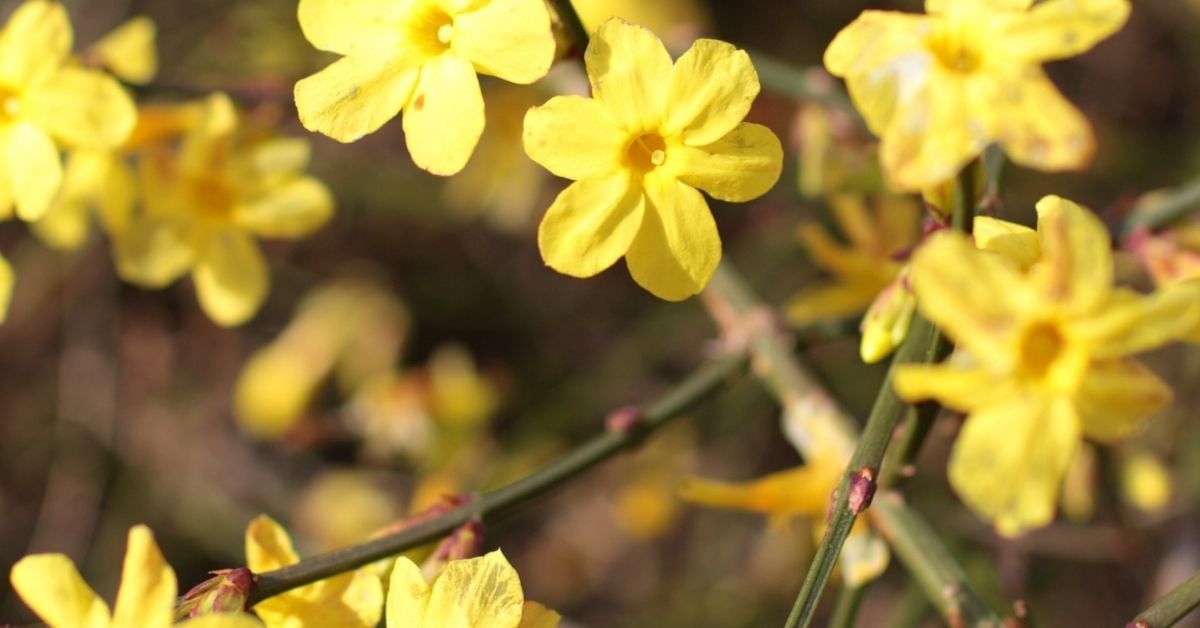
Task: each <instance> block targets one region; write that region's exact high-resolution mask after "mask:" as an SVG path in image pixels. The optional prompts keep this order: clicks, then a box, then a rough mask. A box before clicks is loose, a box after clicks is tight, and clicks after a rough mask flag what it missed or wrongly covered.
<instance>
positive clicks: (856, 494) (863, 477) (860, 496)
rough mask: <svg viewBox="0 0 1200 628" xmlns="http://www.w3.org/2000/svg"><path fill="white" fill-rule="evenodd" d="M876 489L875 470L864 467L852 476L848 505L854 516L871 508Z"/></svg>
mask: <svg viewBox="0 0 1200 628" xmlns="http://www.w3.org/2000/svg"><path fill="white" fill-rule="evenodd" d="M875 488H876V484H875V470H874V469H872V468H870V467H863V468H861V469H859V470H858V471H855V472H854V475H852V476H850V495H849V497H848V499H847V500H846V505H847V507H849V508H850V512H851V513H852V514H854V515H857V514H859V513H861V512H862V511H864V510H866V509H867V508H869V507H870V506H871V500H872V499H874V498H875Z"/></svg>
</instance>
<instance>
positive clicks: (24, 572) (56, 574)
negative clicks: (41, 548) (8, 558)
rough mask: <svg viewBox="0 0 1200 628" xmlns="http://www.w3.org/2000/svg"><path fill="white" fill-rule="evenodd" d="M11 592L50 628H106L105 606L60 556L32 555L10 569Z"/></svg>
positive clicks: (106, 606) (77, 572) (107, 619)
mask: <svg viewBox="0 0 1200 628" xmlns="http://www.w3.org/2000/svg"><path fill="white" fill-rule="evenodd" d="M9 578H10V580H11V581H12V585H13V590H14V591H16V592H17V595H19V596H21V600H22V601H24V602H25V604H26V605H27V606H29V608H30V609H32V610H33V612H34V613H37V616H38V617H40V618H41V619H42V621H44V622H46V623H47V624H49V626H50V628H106V627H107V626H109V616H108V605H107V604H105V603H104V600H102V599H100V597H99V596H98V595H96V593H95V592H94V591H92V588H91V587H89V586H88V585H87V583H86V582H84V581H83V577H82V576H80V575H79V570H77V569H76V568H75V565H74V564H72V563H71V559H69V558H67V557H66V556H63V555H62V554H33V555H30V556H26V557H25V558H22V559H21V560H19V561H17V564H15V565H13V568H12V573H11V574H10V576H9Z"/></svg>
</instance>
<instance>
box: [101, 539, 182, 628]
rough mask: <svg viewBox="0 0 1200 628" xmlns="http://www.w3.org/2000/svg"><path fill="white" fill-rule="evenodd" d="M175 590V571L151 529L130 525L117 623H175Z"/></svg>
mask: <svg viewBox="0 0 1200 628" xmlns="http://www.w3.org/2000/svg"><path fill="white" fill-rule="evenodd" d="M175 593H176V584H175V572H174V571H172V570H171V567H170V566H169V565H167V561H166V560H165V559H163V555H162V552H161V551H159V549H158V545H157V544H155V543H154V534H153V533H151V532H150V528H147V527H146V526H142V525H138V526H134V527H132V528H130V530H129V542H128V546H127V547H126V549H125V566H124V567H123V568H122V570H121V587H120V589H118V591H117V602H116V604H115V605H114V606H113V620H112V621H113V626H145V627H146V628H160V627H161V628H167V627H168V626H171V625H172V624H173V623H174V622H173V621H172V619H173V618H174V616H175Z"/></svg>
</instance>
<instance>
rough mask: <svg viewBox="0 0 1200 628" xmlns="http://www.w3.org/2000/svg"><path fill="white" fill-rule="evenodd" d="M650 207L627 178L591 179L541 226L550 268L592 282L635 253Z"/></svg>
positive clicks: (562, 197) (570, 190)
mask: <svg viewBox="0 0 1200 628" xmlns="http://www.w3.org/2000/svg"><path fill="white" fill-rule="evenodd" d="M645 209H646V201H645V199H644V197H643V195H642V192H641V190H639V189H638V188H637V187H634V186H632V185H630V181H629V176H628V175H627V174H625V173H621V172H618V173H614V174H611V175H608V176H606V177H603V178H588V179H583V180H581V181H576V182H575V183H572V184H571V185H570V186H568V187H567V189H565V190H563V191H562V193H561V194H559V195H558V198H556V199H554V204H553V205H551V206H550V209H549V210H548V211H547V212H546V215H545V216H544V217H543V218H542V222H541V224H540V225H539V226H538V249H539V250H541V253H542V260H544V261H545V262H546V265H547V266H549V267H551V268H553V269H554V270H557V271H558V272H560V273H563V274H566V275H571V276H572V277H591V276H593V275H595V274H597V273H600V272H601V271H603V270H604V269H606V268H608V267H609V266H612V265H613V263H614V262H616V261H617V260H618V259H621V256H622V255H625V253H626V252H627V251H628V250H629V247H630V245H631V244H632V243H633V239H634V237H636V236H637V234H638V230H639V229H641V226H642V220H643V218H642V217H643V214H644V213H645Z"/></svg>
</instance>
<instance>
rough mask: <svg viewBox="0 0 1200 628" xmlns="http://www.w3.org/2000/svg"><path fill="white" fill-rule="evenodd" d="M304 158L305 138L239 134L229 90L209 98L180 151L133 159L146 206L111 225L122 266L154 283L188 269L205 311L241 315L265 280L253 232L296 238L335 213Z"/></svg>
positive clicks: (135, 278) (261, 295) (249, 312)
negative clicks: (251, 138)
mask: <svg viewBox="0 0 1200 628" xmlns="http://www.w3.org/2000/svg"><path fill="white" fill-rule="evenodd" d="M308 158H309V146H308V143H307V142H306V141H305V140H302V139H296V138H273V139H266V140H261V141H257V142H253V143H243V142H242V138H241V137H240V136H239V134H238V124H237V112H236V111H235V109H234V106H233V103H232V102H231V101H230V100H229V97H227V96H225V95H224V94H215V95H213V96H211V97H209V98H208V100H207V101H206V103H205V108H204V113H203V115H202V116H201V119H200V121H199V123H198V124H197V125H196V126H195V127H194V128H192V129H191V130H190V131H189V133H188V134H187V135H186V136H185V137H184V139H183V141H182V143H181V145H180V146H179V148H178V150H177V151H171V150H158V151H153V152H149V153H148V154H146V155H145V156H144V157H143V158H142V159H141V160H140V161H139V166H140V169H139V170H140V180H139V183H140V185H141V190H142V197H143V203H142V206H141V207H140V208H138V211H136V212H134V214H133V215H131V216H128V217H126V220H125V225H124V227H123V228H122V229H121V230H120V231H119V232H118V233H115V234H113V235H114V244H115V249H116V259H117V271H118V273H119V274H120V276H121V277H122V278H123V279H125V280H127V281H130V282H133V283H136V284H139V285H142V286H146V287H151V288H158V287H163V286H166V285H168V284H170V283H172V282H174V281H175V280H177V279H179V277H181V276H182V275H184V274H186V273H188V272H191V274H192V278H193V280H194V282H195V284H196V293H197V295H198V296H199V299H200V306H201V307H202V308H203V310H204V312H205V313H206V314H207V315H208V316H209V318H211V319H212V320H213V321H214V322H215V323H217V324H218V325H222V326H232V325H238V324H241V323H243V322H245V321H246V320H247V319H249V318H250V317H251V316H253V315H254V313H255V312H257V311H258V309H259V307H260V306H261V305H262V303H263V301H264V299H265V298H266V295H267V290H268V284H269V276H268V269H267V263H266V260H265V259H264V257H263V254H262V251H261V250H260V248H259V245H258V243H257V242H256V241H255V236H260V237H268V238H286V239H294V238H300V237H303V236H305V235H307V234H309V233H311V232H313V231H315V230H317V229H318V228H320V227H321V226H322V225H324V224H325V222H326V221H328V220H329V217H330V216H331V215H332V213H333V199H332V197H331V195H330V193H329V190H328V189H327V188H326V187H325V186H324V184H322V183H321V182H320V181H317V180H316V179H314V178H312V177H309V176H305V175H304V168H305V167H306V165H307V164H308Z"/></svg>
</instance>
